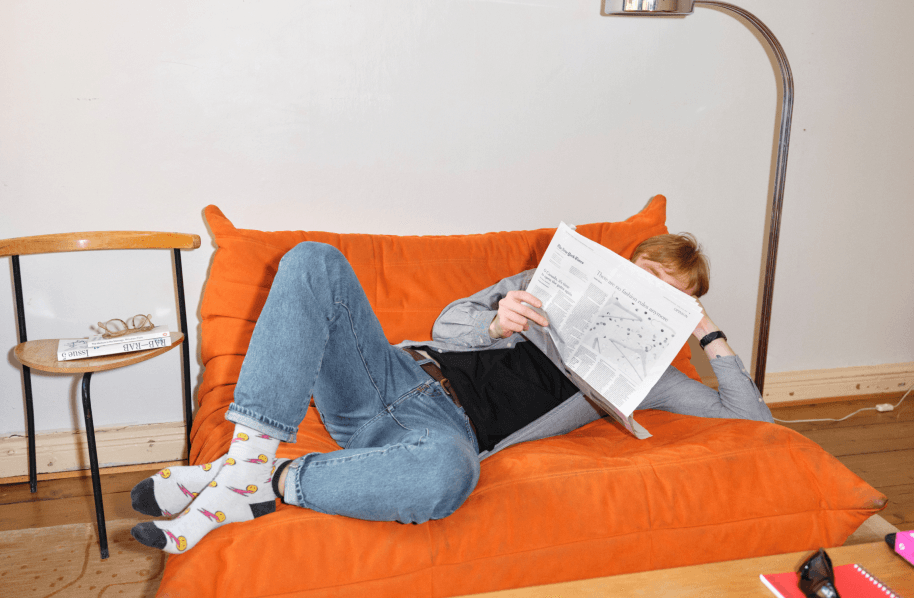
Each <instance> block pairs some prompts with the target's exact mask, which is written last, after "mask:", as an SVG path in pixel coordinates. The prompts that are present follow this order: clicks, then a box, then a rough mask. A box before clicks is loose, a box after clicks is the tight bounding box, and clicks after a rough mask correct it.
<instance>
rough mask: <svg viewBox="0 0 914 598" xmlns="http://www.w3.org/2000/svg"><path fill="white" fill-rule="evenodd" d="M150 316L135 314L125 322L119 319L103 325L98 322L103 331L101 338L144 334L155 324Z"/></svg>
mask: <svg viewBox="0 0 914 598" xmlns="http://www.w3.org/2000/svg"><path fill="white" fill-rule="evenodd" d="M151 315H152V314H149V315H145V316H144V315H143V314H137V315H135V316H133V317H132V318H127V321H126V322H125V321H124V320H121V319H119V318H114V319H112V320H108V321H107V322H105V323H104V324H103V323H101V322H99V323H98V327H99V328H101V329H102V330H104V331H105V332H104V334H102V338H117V337H119V336H123V335H125V334H130V333H132V332H146V331H147V330H152V329H153V328H155V324H153V323H152V320H151V319H150V316H151Z"/></svg>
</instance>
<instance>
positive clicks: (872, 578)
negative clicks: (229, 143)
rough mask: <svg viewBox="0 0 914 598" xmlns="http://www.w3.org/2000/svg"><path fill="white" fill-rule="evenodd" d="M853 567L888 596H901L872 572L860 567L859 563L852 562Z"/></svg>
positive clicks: (895, 597)
mask: <svg viewBox="0 0 914 598" xmlns="http://www.w3.org/2000/svg"><path fill="white" fill-rule="evenodd" d="M854 569H856V570H857V571H859V572H860V573H861V574H862V575H863V576H864V577H865V578H866V579H868V580H869V581H871V582H872V583H873V585H875V586H876V587H877V588H879V590H881V591H882V592H883V593H884V594H885V595H886V596H888V598H901V597H900V596H899V595H898V594H896V593H895V592H893V591H892V590H890V589H889V587H888V586H887V585H885V584H884V583H882V582H881V581H879V579H877V578H876V576H874V575H873V574H871V573H870V572H869V571H867V570H866V569H864V568H863V567H861V566H860V565H857V564H856V563H855V564H854Z"/></svg>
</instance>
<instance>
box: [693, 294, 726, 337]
mask: <svg viewBox="0 0 914 598" xmlns="http://www.w3.org/2000/svg"><path fill="white" fill-rule="evenodd" d="M692 298H693V299H695V301H698V307H700V308H701V313H702V318H701V321H700V322H698V326H696V327H695V330H694V331H693V332H692V336H694V337H695V338H697V339H698V340H701V339H703V338H704V337H706V336H707V335H709V334H711V333H712V332H714V331H715V330H720V328H718V327H717V324H715V323H714V322H712V321H711V318H709V317H708V312H707V311H705V306H704V305H702V304H701V301H699V299H698V297H696V296H695V295H692Z"/></svg>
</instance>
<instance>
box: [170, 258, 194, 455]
mask: <svg viewBox="0 0 914 598" xmlns="http://www.w3.org/2000/svg"><path fill="white" fill-rule="evenodd" d="M174 262H175V280H176V286H177V287H178V311H179V315H180V317H181V332H182V333H183V334H184V341H183V342H182V343H181V356H182V359H183V363H184V425H185V430H184V435H185V439H186V442H187V459H188V462H189V460H190V430H191V428H192V427H193V424H194V395H193V394H192V393H191V391H190V342H189V341H188V339H189V338H190V333H189V332H188V330H187V307H186V304H185V302H184V270H183V268H182V267H181V250H180V249H177V248H176V249H175V250H174Z"/></svg>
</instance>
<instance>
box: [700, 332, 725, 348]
mask: <svg viewBox="0 0 914 598" xmlns="http://www.w3.org/2000/svg"><path fill="white" fill-rule="evenodd" d="M719 338H722V339H724V340H727V335H726V334H724V333H723V332H722V331H720V330H715V331H714V332H709V333H708V334H706V335H705V336H704V338H702V339H701V340H700V341H698V344H699V345H701V348H702V349H704V348H705V347H707V346H708V345H709V344H711V343H713V342H714V341H716V340H717V339H719Z"/></svg>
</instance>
